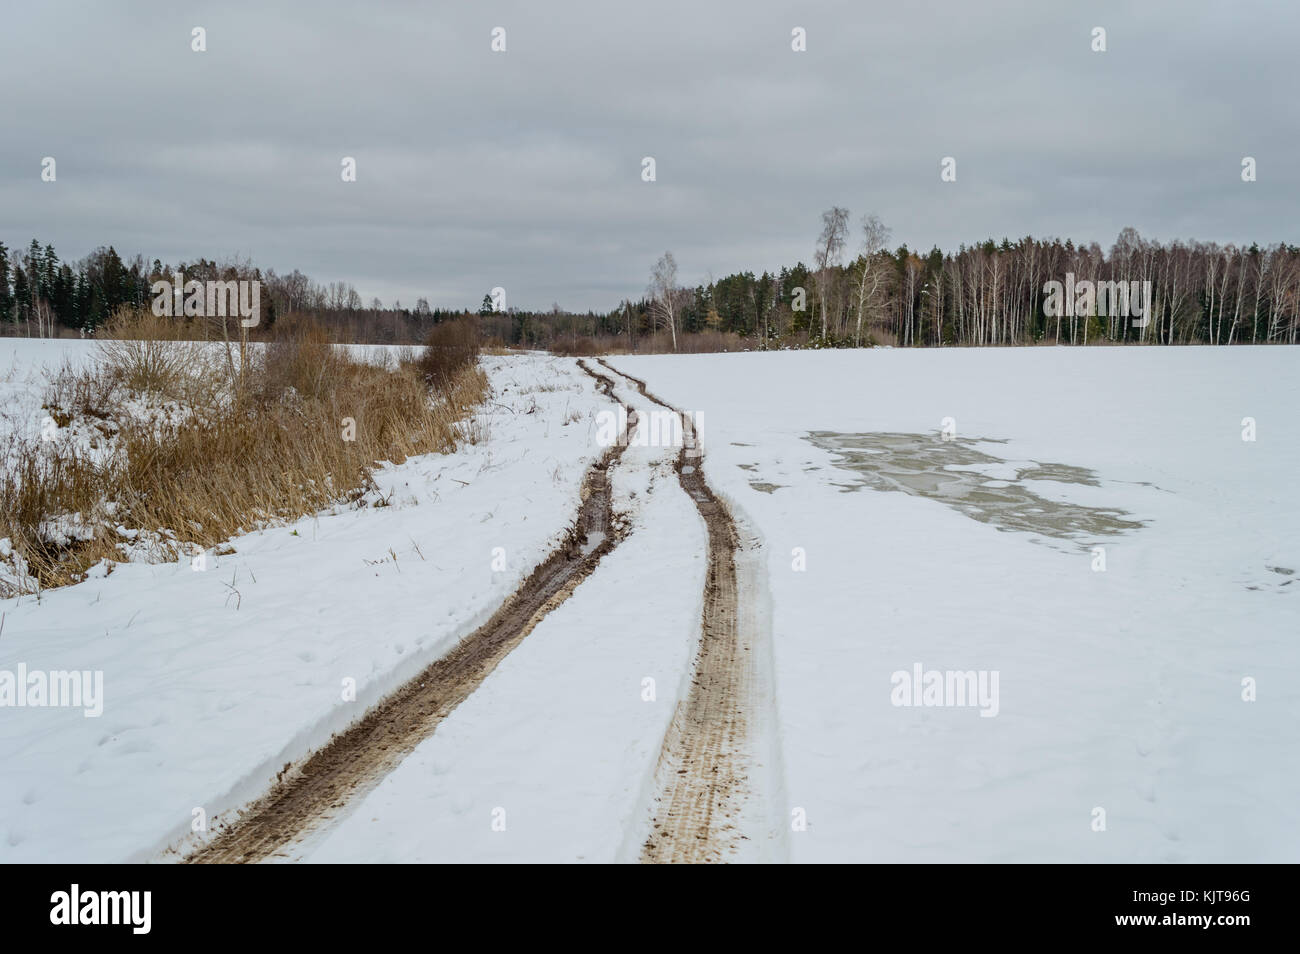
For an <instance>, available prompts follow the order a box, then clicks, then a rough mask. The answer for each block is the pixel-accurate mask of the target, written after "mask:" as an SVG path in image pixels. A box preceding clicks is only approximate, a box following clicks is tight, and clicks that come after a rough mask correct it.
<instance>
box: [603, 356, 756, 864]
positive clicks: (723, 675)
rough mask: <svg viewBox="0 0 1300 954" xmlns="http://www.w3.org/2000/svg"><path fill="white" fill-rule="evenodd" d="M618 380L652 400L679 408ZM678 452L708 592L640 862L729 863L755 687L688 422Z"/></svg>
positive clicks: (720, 519) (731, 535) (724, 549)
mask: <svg viewBox="0 0 1300 954" xmlns="http://www.w3.org/2000/svg"><path fill="white" fill-rule="evenodd" d="M601 364H604V365H605V367H607V368H609V369H610V370H611V371H615V373H616V374H621V375H622V376H623V377H625V378H627V379H628V380H629V381H631V382H632V383H633V384H635V385H636V387H637V390H638V391H640V392H641V394H642V395H643V396H645V397H646V398H647V399H648V400H650V401H653V402H654V403H656V404H659V405H661V406H662V407H665V408H669V409H670V410H675V409H674V408H672V407H671V405H669V404H667V403H665V402H664V401H661V400H659V399H658V398H657V397H655V396H654V395H653V394H651V393H650V392H649V391H647V390H646V384H645V382H644V381H641V380H640V379H638V378H634V377H632V376H631V375H629V374H626V373H624V372H622V371H616V370H615V369H614V368H610V366H609V365H608V364H605V362H604V361H602V362H601ZM681 418H682V428H683V434H684V439H683V445H684V446H683V447H682V450H681V452H680V453H679V454H678V456H677V462H676V465H675V467H676V470H677V474H678V479H679V480H680V482H681V485H682V489H683V490H685V491H686V493H687V494H688V495H689V496H690V498H691V499H692V500H693V501H694V502H695V506H696V508H697V509H698V510H699V512H700V516H701V517H703V518H704V523H705V525H706V527H707V528H708V534H709V552H708V560H709V564H708V575H707V577H706V580H705V587H704V612H703V615H702V617H701V631H700V645H699V650H698V653H697V655H696V658H695V664H694V670H693V672H692V673H691V688H690V692H689V693H688V694H687V696H686V698H684V699H681V700H678V703H677V709H676V711H675V712H674V714H673V719H672V722H671V724H670V725H669V728H668V733H667V735H666V736H665V738H664V743H663V748H662V749H661V750H660V754H659V765H658V769H657V771H656V786H657V788H658V792H657V797H656V803H655V814H654V819H653V821H652V822H651V832H650V836H649V838H647V839H646V842H645V844H644V845H643V846H642V850H641V861H643V862H648V863H657V862H719V861H727V860H729V858H730V857H732V856H734V855H735V854H736V853H737V852H738V851H739V849H740V847H741V843H742V842H743V841H746V840H747V839H748V836H747V835H746V834H745V833H744V832H742V831H741V828H740V815H741V812H742V808H743V806H744V803H745V801H746V800H747V799H748V798H750V796H751V794H752V783H751V779H750V777H749V773H750V768H751V761H750V758H749V744H750V740H749V737H748V736H749V720H748V718H747V712H749V711H750V709H751V704H752V696H753V692H752V687H753V684H754V665H755V663H754V652H753V646H752V645H751V642H752V638H751V634H748V633H742V632H741V628H740V626H739V606H738V601H737V592H738V591H737V585H736V551H737V547H738V545H739V538H738V534H737V531H736V524H735V521H734V520H733V519H732V517H731V514H730V513H729V512H728V510H727V508H726V506H725V505H724V504H723V503H722V502H721V501H720V500H718V498H717V497H716V496H715V495H714V493H713V491H712V490H711V489H710V488H709V485H708V484H707V483H706V482H705V480H704V473H703V471H702V470H701V468H700V457H699V454H698V452H697V442H696V436H695V433H694V429H693V426H692V423H691V420H690V415H687V414H682V415H681Z"/></svg>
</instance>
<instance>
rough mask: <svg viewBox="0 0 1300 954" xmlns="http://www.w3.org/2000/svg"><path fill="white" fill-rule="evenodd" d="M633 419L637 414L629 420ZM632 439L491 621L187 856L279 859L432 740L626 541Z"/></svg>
mask: <svg viewBox="0 0 1300 954" xmlns="http://www.w3.org/2000/svg"><path fill="white" fill-rule="evenodd" d="M578 366H579V367H581V368H582V370H583V371H585V372H586V373H587V374H589V375H591V376H592V377H593V378H595V379H596V386H597V389H598V390H600V391H601V392H602V393H603V394H605V395H607V396H608V397H609V398H610V399H611V400H617V399H616V398H615V397H614V381H613V380H612V379H611V378H609V377H608V376H606V375H603V374H600V373H599V372H597V371H595V370H593V369H592V368H590V367H589V366H588V365H587V364H586V363H585V362H583V361H579V362H578ZM634 417H635V416H634V414H633V413H631V412H629V421H633V420H634ZM631 426H632V424H631V423H629V427H631ZM626 443H627V442H626V441H622V440H620V441H618V442H616V444H615V446H613V447H611V448H609V449H608V450H607V451H605V453H604V454H603V455H602V456H601V458H600V460H598V461H596V462H594V463H593V464H591V466H590V467H589V468H588V470H587V473H586V475H585V477H584V479H583V483H582V488H581V491H580V505H579V512H578V517H577V519H576V521H575V523H574V525H573V527H571V528H570V530H569V532H568V534H567V535H566V537H565V539H564V540H563V541H562V542H561V543H560V544H559V545H558V546H556V547H555V548H554V549H553V550H552V551H551V553H550V554H549V555H548V556H547V557H546V559H545V560H544V561H543V562H542V563H541V564H539V565H538V566H537V567H536V568H535V569H534V570H533V572H532V573H531V574H529V576H528V578H527V579H526V580H524V582H523V584H522V585H521V586H520V587H519V589H518V590H517V591H516V592H515V593H514V594H513V595H512V596H510V597H509V598H508V599H507V600H506V601H505V603H504V604H502V606H501V607H500V608H499V609H498V610H497V611H496V613H494V614H493V616H492V618H491V619H489V620H488V621H487V622H486V623H484V624H483V625H482V626H480V627H479V628H478V629H476V630H475V631H474V632H473V633H471V634H470V635H469V636H467V637H465V638H464V639H463V640H461V642H460V643H459V644H457V646H456V647H455V648H454V649H452V650H451V651H450V652H449V653H447V654H446V655H445V656H443V657H441V658H440V659H438V660H437V661H436V662H434V663H432V664H431V665H429V666H428V667H427V668H426V669H424V671H423V672H421V673H420V674H419V675H418V676H416V677H415V678H414V679H412V680H411V681H410V682H408V683H406V685H404V686H403V687H401V688H400V689H398V690H397V691H396V692H394V693H393V694H392V695H390V696H388V697H387V698H386V699H384V700H383V701H381V702H380V703H378V704H377V705H376V706H374V707H373V708H371V709H370V710H369V711H368V712H367V713H366V714H365V715H364V716H363V717H362V718H361V719H360V721H358V722H356V723H354V724H353V725H352V726H351V727H350V728H348V729H346V730H344V731H343V732H341V733H339V734H337V735H335V736H334V737H333V738H332V739H330V741H329V742H328V743H326V744H325V745H324V746H323V747H322V748H320V749H318V750H317V751H315V752H314V753H312V754H311V755H310V756H308V757H307V758H306V760H305V761H303V762H301V763H299V764H298V765H297V766H289V765H286V766H285V768H284V770H283V771H282V772H281V773H280V775H279V776H278V777H277V779H276V781H275V783H274V785H273V786H272V787H271V788H270V790H269V791H267V792H266V793H265V794H264V795H262V796H260V797H259V798H257V799H256V800H255V801H253V802H252V803H250V804H249V805H248V806H246V807H245V808H244V809H243V810H242V811H241V812H240V813H239V817H238V818H237V819H235V820H234V821H233V822H232V823H231V824H230V825H228V826H227V827H223V828H218V829H217V830H216V831H214V833H213V834H212V836H211V837H210V839H209V840H208V841H207V842H206V843H205V844H203V845H201V846H199V847H198V848H196V849H195V850H193V851H192V852H191V853H190V854H189V855H188V856H187V857H186V858H185V859H184V860H185V861H186V862H187V863H199V864H204V863H207V864H211V863H248V862H256V861H262V860H265V859H266V858H269V857H271V856H272V855H275V854H276V853H277V852H280V851H282V849H285V848H286V847H289V846H291V845H293V844H294V843H296V842H298V841H299V840H300V839H301V838H302V837H303V836H304V835H307V834H309V833H312V832H315V831H318V830H320V829H321V828H323V827H324V826H325V825H326V824H327V823H328V822H329V821H330V820H331V819H333V818H335V817H337V816H338V815H340V814H341V813H342V812H343V811H344V810H345V809H346V808H347V807H348V806H349V804H350V803H354V802H355V800H356V799H357V798H359V797H360V796H362V795H364V794H365V793H367V792H369V791H370V790H372V789H373V788H374V787H375V786H376V785H378V784H379V782H380V781H382V780H383V778H384V777H385V776H386V775H387V774H388V773H389V772H391V771H392V770H393V769H394V768H396V767H397V765H398V764H399V763H400V762H401V761H402V759H404V758H405V757H406V756H407V755H409V754H410V753H411V752H412V751H413V750H414V749H415V747H416V746H417V745H419V744H420V743H421V742H423V741H424V740H425V739H426V738H428V737H429V736H430V735H432V734H433V732H434V731H435V730H436V729H437V727H438V725H439V723H440V722H442V720H443V719H445V718H446V717H447V716H448V714H450V713H451V712H452V710H453V709H455V708H456V707H457V706H458V705H460V704H461V703H462V702H464V701H465V699H467V698H468V697H469V696H470V694H471V693H472V692H474V690H476V689H477V688H478V687H479V686H480V685H481V684H482V682H483V680H484V679H486V678H487V676H488V674H489V673H491V672H492V670H493V669H495V668H496V667H497V665H498V664H499V663H500V662H501V660H502V659H504V658H505V657H506V656H507V655H508V654H509V653H510V651H511V650H513V649H514V648H515V647H516V646H518V645H519V644H520V643H521V642H523V640H524V638H525V637H526V636H528V634H529V633H530V632H532V630H533V628H534V627H536V626H537V624H538V623H539V622H541V620H542V619H543V617H545V616H546V615H547V614H548V613H550V612H551V611H552V610H554V609H555V608H556V607H557V606H559V605H560V604H561V603H563V602H564V601H565V600H566V599H568V597H569V595H570V594H572V593H573V591H574V590H575V589H576V588H577V586H578V584H579V583H581V582H582V581H583V580H584V579H586V578H587V577H588V576H589V575H590V574H591V573H592V571H594V570H595V569H596V566H597V564H598V563H599V562H600V561H601V559H602V558H603V557H604V556H605V555H606V554H607V553H609V552H610V551H611V550H613V549H614V547H616V546H617V545H618V544H619V542H620V541H621V540H622V537H623V534H624V528H623V526H622V521H621V520H620V519H619V518H618V516H617V515H616V514H615V513H614V511H613V504H612V497H611V489H610V481H609V469H610V468H611V467H612V466H613V465H614V464H615V463H617V461H618V459H619V457H620V456H622V453H623V450H624V447H625V446H626Z"/></svg>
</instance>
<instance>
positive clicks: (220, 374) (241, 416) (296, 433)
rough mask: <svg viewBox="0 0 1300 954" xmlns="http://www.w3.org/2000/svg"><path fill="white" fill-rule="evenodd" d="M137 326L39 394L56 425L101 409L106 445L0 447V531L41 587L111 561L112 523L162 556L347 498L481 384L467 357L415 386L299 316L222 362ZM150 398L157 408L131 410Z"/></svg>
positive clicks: (461, 411)
mask: <svg viewBox="0 0 1300 954" xmlns="http://www.w3.org/2000/svg"><path fill="white" fill-rule="evenodd" d="M151 319H152V316H147V317H145V316H141V318H140V320H139V323H138V324H137V325H133V326H129V320H128V319H126V318H123V319H122V324H121V325H119V327H118V328H117V329H116V331H117V332H118V333H119V336H118V337H116V338H114V339H113V340H112V341H111V342H107V343H105V346H104V347H103V349H102V352H101V356H100V357H101V361H100V363H99V364H98V365H97V366H94V367H92V368H89V369H86V370H82V371H72V370H71V369H64V371H63V372H61V373H60V374H59V375H57V376H56V377H55V379H54V380H53V381H52V383H51V388H50V392H49V393H48V394H47V395H46V403H47V405H49V406H51V407H52V408H53V410H52V411H51V414H52V415H53V414H55V413H57V414H59V415H61V416H63V417H64V419H65V420H67V419H78V418H80V420H81V422H84V421H85V418H86V417H87V416H90V417H105V418H110V419H111V420H110V421H108V422H107V424H108V428H109V429H110V430H111V433H112V435H113V436H112V447H111V452H109V453H107V454H101V455H94V454H89V453H86V452H85V451H84V450H80V451H79V450H77V449H76V448H77V446H78V445H77V442H76V441H71V440H61V441H31V442H26V443H22V442H16V441H15V442H13V443H11V446H10V447H9V448H7V452H6V454H5V466H4V467H3V468H2V469H0V537H8V538H9V539H10V541H11V544H12V546H13V548H14V550H15V551H16V553H17V554H18V555H19V556H20V557H21V559H22V560H23V561H25V564H26V569H27V572H28V573H29V574H30V575H31V576H33V577H35V578H36V579H37V580H38V581H39V584H40V585H41V586H44V587H48V586H58V585H62V584H66V583H70V582H75V581H77V580H79V579H81V578H82V577H83V576H84V573H85V571H86V569H87V568H89V567H90V566H93V565H94V564H96V563H98V562H99V561H100V560H102V559H108V560H120V559H122V558H123V553H122V544H124V543H125V542H126V540H125V539H124V538H123V537H122V536H120V535H119V533H118V532H117V530H116V528H117V527H119V526H124V527H126V528H130V529H131V530H133V531H140V532H141V533H142V534H143V537H144V538H145V539H149V540H152V541H155V542H156V546H157V548H158V553H157V556H158V557H160V558H163V559H174V558H175V557H176V556H177V555H178V553H179V552H180V550H181V549H182V547H183V545H186V544H197V545H199V546H204V547H208V546H213V545H215V544H217V543H220V542H221V541H223V540H227V539H229V538H230V537H232V536H234V535H236V534H238V533H240V532H241V531H247V530H252V529H255V528H257V527H261V526H265V525H268V524H272V523H277V522H282V521H290V520H294V519H297V518H298V517H301V516H304V515H307V514H311V513H315V512H317V511H319V510H321V509H323V508H325V507H328V506H330V505H331V504H334V503H337V502H340V501H345V500H350V501H353V502H358V503H359V502H362V501H363V499H364V498H365V495H366V491H367V490H369V489H371V488H372V486H373V482H372V480H371V476H370V475H371V470H372V468H373V467H374V466H375V464H376V462H378V461H392V462H394V463H401V462H402V461H404V460H405V459H406V458H407V457H408V456H411V455H414V454H426V453H434V452H444V453H445V452H449V451H451V450H454V449H455V447H456V444H457V441H458V440H460V439H464V435H463V434H461V433H460V431H459V429H458V426H457V425H458V422H459V421H461V420H462V419H463V418H464V417H465V415H466V412H467V411H468V410H469V409H472V408H473V407H474V406H475V405H477V404H478V403H480V402H481V401H482V400H483V399H484V398H485V396H486V393H487V378H486V375H484V374H483V372H482V371H481V370H480V369H479V368H478V366H477V364H476V363H475V362H474V361H472V360H471V361H469V362H468V363H465V362H462V363H460V364H459V365H458V366H456V367H454V368H451V367H444V366H442V365H440V366H439V372H440V373H439V375H438V377H437V382H438V384H437V386H436V387H434V388H430V386H429V383H428V380H427V379H426V375H425V373H424V372H423V371H422V370H421V366H420V365H412V364H397V365H396V367H393V368H389V367H381V366H377V365H372V364H366V363H364V362H361V361H356V360H353V359H352V358H350V357H349V356H348V355H347V354H346V353H345V352H344V351H343V350H342V349H339V348H335V347H334V346H333V343H332V342H331V341H330V340H329V337H328V335H327V334H326V333H325V332H324V331H322V330H321V329H320V328H319V327H316V326H314V325H313V324H311V323H310V322H296V323H286V326H285V327H284V328H282V329H279V330H278V332H277V335H276V338H275V340H273V341H272V342H270V343H269V344H267V345H266V346H265V347H264V348H260V349H250V355H249V360H248V363H247V366H246V367H241V369H234V368H233V365H230V364H228V362H227V361H226V360H225V357H224V355H223V354H222V352H221V350H220V349H219V348H215V350H214V348H213V347H211V346H209V347H206V348H205V346H201V345H200V346H199V347H200V353H198V354H197V355H196V354H194V353H192V352H191V351H190V350H189V345H188V343H186V342H174V341H171V342H169V341H163V340H159V339H150V338H145V337H143V335H144V333H145V332H146V330H148V329H149V328H150V327H151ZM170 348H178V349H179V353H180V354H182V355H184V356H185V357H184V360H180V359H178V358H177V357H175V355H174V354H173V353H172V352H170V351H169V349H170ZM214 355H215V356H216V359H214V358H213V356H214ZM127 402H133V404H134V405H135V406H134V407H132V408H130V409H129V410H128V409H127V406H126V405H127ZM163 404H166V405H168V407H167V408H166V410H167V411H168V413H157V414H151V413H143V414H142V413H141V407H140V405H143V406H144V408H145V409H146V412H147V411H149V410H153V409H159V408H160V406H161V405H163ZM56 420H57V418H56ZM69 530H71V532H69Z"/></svg>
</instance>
